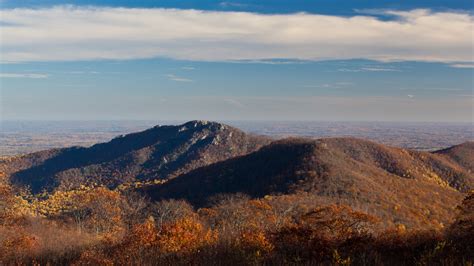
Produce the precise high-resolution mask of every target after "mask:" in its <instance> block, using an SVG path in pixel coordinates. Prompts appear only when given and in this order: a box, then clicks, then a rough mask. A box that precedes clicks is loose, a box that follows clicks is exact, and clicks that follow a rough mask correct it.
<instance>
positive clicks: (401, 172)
mask: <svg viewBox="0 0 474 266" xmlns="http://www.w3.org/2000/svg"><path fill="white" fill-rule="evenodd" d="M467 147H468V149H471V148H472V146H469V145H468V146H467ZM460 156H461V157H462V160H461V159H459V160H457V161H460V162H461V161H462V162H468V161H472V159H473V158H472V152H471V153H470V152H466V153H462V154H461V155H460ZM463 156H468V157H467V158H464V157H463ZM457 161H455V160H452V159H450V157H447V156H446V155H445V154H443V153H438V152H436V153H428V152H418V151H411V150H404V149H400V148H394V147H388V146H384V145H380V144H377V143H374V142H370V141H365V140H360V139H353V138H328V139H320V140H310V139H285V140H280V141H276V142H274V143H272V144H270V145H268V146H266V147H264V148H262V149H260V150H258V151H256V152H253V153H251V154H248V155H245V156H241V157H238V158H233V159H229V160H226V161H222V162H218V163H215V164H212V165H209V166H206V167H202V168H199V169H196V170H194V171H191V172H189V173H187V174H184V175H182V176H179V177H177V178H175V179H173V180H171V181H169V182H167V183H165V184H163V185H156V186H150V187H147V188H145V189H144V191H145V192H146V193H147V194H148V195H149V196H150V197H152V198H154V199H168V198H183V199H186V200H188V201H190V202H192V203H193V204H195V205H196V206H204V205H205V204H206V203H207V202H209V201H210V200H212V198H213V197H215V196H217V195H219V194H222V193H244V194H248V195H251V196H252V197H264V196H266V195H270V194H273V195H282V194H293V195H299V196H301V197H307V198H308V197H309V198H311V199H312V201H318V202H323V203H344V204H348V205H350V206H352V207H354V208H356V209H362V210H364V211H368V212H369V213H371V214H375V215H376V216H378V217H380V218H382V219H383V220H384V221H387V222H389V223H393V224H397V223H403V224H406V225H412V226H418V225H425V224H430V225H437V226H443V224H446V223H447V222H449V221H450V220H451V218H452V215H453V206H456V205H457V204H458V203H459V202H460V201H461V199H462V198H463V196H464V193H465V192H467V191H468V190H469V189H472V188H474V176H473V175H472V174H471V173H470V171H469V169H466V168H465V167H464V166H463V165H461V164H459V163H457Z"/></svg>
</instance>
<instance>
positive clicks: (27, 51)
mask: <svg viewBox="0 0 474 266" xmlns="http://www.w3.org/2000/svg"><path fill="white" fill-rule="evenodd" d="M223 3H227V2H223ZM224 5H229V3H227V4H224ZM383 12H384V14H386V15H388V16H390V18H391V19H390V20H384V19H380V18H379V17H378V16H371V15H370V14H369V15H358V16H354V17H341V16H334V15H318V14H307V13H296V14H278V15H275V14H272V15H268V14H258V13H250V12H223V11H222V12H220V11H200V10H178V9H161V8H114V7H82V6H81V7H75V6H58V7H48V8H37V9H36V8H35V9H28V8H18V9H1V10H0V16H1V17H2V21H3V22H4V24H2V25H1V26H0V27H1V31H2V40H1V45H2V61H5V62H8V61H11V62H25V61H65V60H67V61H71V60H95V59H137V58H153V57H168V58H174V59H187V60H200V61H232V60H256V61H258V60H261V59H264V58H267V59H277V58H291V59H297V60H330V59H354V58H358V59H371V60H379V61H390V60H400V61H404V60H406V61H430V62H445V63H451V62H458V63H457V64H461V63H469V64H472V39H471V36H472V27H473V24H474V23H473V21H474V16H473V15H472V14H470V13H462V12H458V13H457V12H455V11H446V12H432V11H430V10H411V11H403V12H400V11H383ZM10 25H15V26H10ZM413 40H416V41H413ZM125 43H126V44H125ZM271 63H274V62H271ZM457 64H456V65H457ZM466 65H467V64H464V66H466ZM365 71H386V70H380V69H379V70H375V69H372V70H368V69H366V70H365Z"/></svg>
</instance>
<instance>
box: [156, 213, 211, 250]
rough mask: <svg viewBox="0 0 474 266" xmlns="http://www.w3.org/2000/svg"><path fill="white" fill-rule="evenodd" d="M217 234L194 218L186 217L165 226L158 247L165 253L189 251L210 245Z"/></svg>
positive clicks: (159, 237)
mask: <svg viewBox="0 0 474 266" xmlns="http://www.w3.org/2000/svg"><path fill="white" fill-rule="evenodd" d="M215 240H216V234H215V233H214V232H212V231H211V230H209V229H205V228H204V227H203V225H202V224H201V223H199V222H197V221H196V220H195V219H192V218H188V217H187V218H184V219H181V220H179V221H177V222H175V223H172V224H167V225H164V226H163V229H162V230H161V233H160V234H159V235H158V240H157V242H158V247H159V249H160V250H161V251H162V252H165V253H169V252H171V253H177V252H180V253H189V252H193V251H196V250H198V249H199V248H200V247H203V246H206V245H210V244H212V243H213V242H215Z"/></svg>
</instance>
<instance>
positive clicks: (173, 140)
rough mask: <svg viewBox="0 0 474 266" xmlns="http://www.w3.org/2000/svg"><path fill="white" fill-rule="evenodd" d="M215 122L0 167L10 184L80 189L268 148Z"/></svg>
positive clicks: (169, 174)
mask: <svg viewBox="0 0 474 266" xmlns="http://www.w3.org/2000/svg"><path fill="white" fill-rule="evenodd" d="M269 142H270V139H269V138H266V137H259V136H252V135H248V134H245V133H244V132H242V131H240V130H238V129H236V128H233V127H230V126H227V125H223V124H219V123H215V122H207V121H191V122H188V123H185V124H182V125H179V126H156V127H153V128H151V129H148V130H145V131H142V132H138V133H134V134H129V135H125V136H119V137H117V138H115V139H113V140H112V141H110V142H107V143H101V144H96V145H94V146H92V147H89V148H84V147H72V148H65V149H56V150H49V151H43V152H37V153H33V154H29V155H25V156H18V157H16V158H13V159H9V160H3V161H2V162H0V166H1V168H2V169H4V172H6V174H7V175H8V176H10V180H11V181H12V183H14V184H16V185H19V186H29V187H30V188H31V189H32V191H33V192H40V191H42V190H44V189H47V190H54V189H70V188H74V187H78V186H80V185H88V184H94V183H96V184H100V185H106V186H109V187H115V186H117V185H119V184H122V183H126V182H134V181H145V180H157V179H158V180H165V179H169V178H173V177H175V176H178V175H181V174H184V173H187V172H188V171H190V170H193V169H196V168H198V167H202V166H205V165H208V164H211V163H215V162H218V161H221V160H225V159H228V158H232V157H235V156H239V155H244V154H247V153H249V152H252V151H255V150H257V149H259V148H260V147H261V146H263V145H265V144H268V143H269Z"/></svg>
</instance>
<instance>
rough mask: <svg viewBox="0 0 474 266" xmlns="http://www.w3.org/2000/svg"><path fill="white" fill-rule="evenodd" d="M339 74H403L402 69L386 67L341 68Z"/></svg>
mask: <svg viewBox="0 0 474 266" xmlns="http://www.w3.org/2000/svg"><path fill="white" fill-rule="evenodd" d="M337 71H339V72H355V73H357V72H401V70H400V69H396V68H386V67H361V68H339V69H338V70H337Z"/></svg>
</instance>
